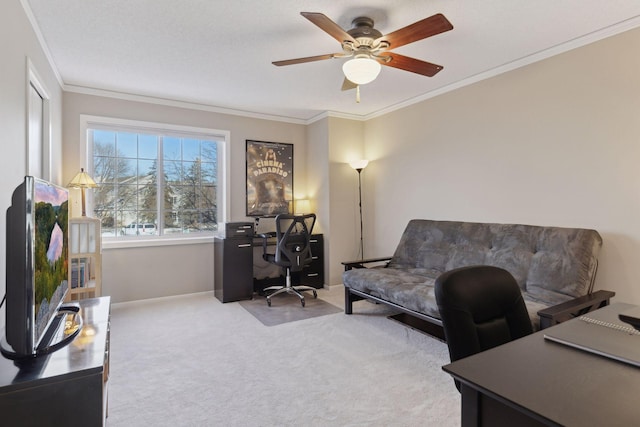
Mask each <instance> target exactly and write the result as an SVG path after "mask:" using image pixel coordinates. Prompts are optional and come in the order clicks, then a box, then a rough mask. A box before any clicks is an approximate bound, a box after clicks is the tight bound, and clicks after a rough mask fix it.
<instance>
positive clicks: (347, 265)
mask: <svg viewBox="0 0 640 427" xmlns="http://www.w3.org/2000/svg"><path fill="white" fill-rule="evenodd" d="M391 258H392V257H390V256H389V257H382V258H369V259H362V260H358V261H345V262H343V263H342V265H344V271H349V270H351V269H353V268H367V267H365V265H364V264H371V263H374V262H382V261H389V260H391Z"/></svg>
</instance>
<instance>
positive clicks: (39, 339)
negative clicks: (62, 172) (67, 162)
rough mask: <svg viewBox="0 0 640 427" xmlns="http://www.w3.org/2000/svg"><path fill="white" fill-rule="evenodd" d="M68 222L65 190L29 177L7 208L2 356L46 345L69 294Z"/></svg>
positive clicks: (39, 349) (29, 352) (32, 351)
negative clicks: (54, 322) (50, 331)
mask: <svg viewBox="0 0 640 427" xmlns="http://www.w3.org/2000/svg"><path fill="white" fill-rule="evenodd" d="M68 218H69V192H68V190H67V189H66V188H63V187H59V186H57V185H54V184H52V183H50V182H47V181H44V180H41V179H38V178H34V177H32V176H27V177H25V179H24V182H22V184H20V185H19V186H18V187H17V188H16V189H15V190H14V192H13V196H12V198H11V206H10V207H9V208H8V209H7V247H6V254H7V266H6V324H5V341H3V343H2V353H3V354H4V355H5V356H17V357H29V356H36V355H38V354H39V353H42V352H47V351H48V349H49V347H50V343H49V342H48V340H50V339H51V334H50V333H48V331H49V329H50V328H51V326H52V323H53V321H54V319H55V318H56V317H59V314H58V313H59V309H60V306H61V304H62V302H63V301H64V298H65V296H66V293H67V290H68V286H67V280H68V225H69V221H68ZM56 326H57V325H56ZM7 344H8V347H7Z"/></svg>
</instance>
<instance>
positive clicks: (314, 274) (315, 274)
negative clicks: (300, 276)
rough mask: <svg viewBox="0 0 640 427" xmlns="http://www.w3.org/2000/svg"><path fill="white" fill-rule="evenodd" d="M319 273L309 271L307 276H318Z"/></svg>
mask: <svg viewBox="0 0 640 427" xmlns="http://www.w3.org/2000/svg"><path fill="white" fill-rule="evenodd" d="M318 274H320V273H309V274H307V277H316V276H317V275H318Z"/></svg>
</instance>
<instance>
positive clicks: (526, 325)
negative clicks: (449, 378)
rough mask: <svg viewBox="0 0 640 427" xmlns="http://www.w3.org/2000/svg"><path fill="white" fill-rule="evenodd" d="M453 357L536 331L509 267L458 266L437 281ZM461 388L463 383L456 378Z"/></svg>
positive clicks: (441, 308) (443, 324)
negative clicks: (508, 269) (505, 268)
mask: <svg viewBox="0 0 640 427" xmlns="http://www.w3.org/2000/svg"><path fill="white" fill-rule="evenodd" d="M435 295H436V301H437V303H438V309H439V310H440V316H441V319H442V326H443V329H444V335H445V339H446V341H447V346H448V347H449V356H450V357H451V361H452V362H453V361H456V360H458V359H462V358H464V357H467V356H471V355H473V354H476V353H479V352H481V351H484V350H488V349H490V348H493V347H497V346H499V345H501V344H505V343H507V342H509V341H512V340H515V339H517V338H521V337H523V336H526V335H529V334H531V333H532V332H533V327H532V325H531V319H530V318H529V314H528V313H527V308H526V306H525V303H524V300H523V299H522V292H521V291H520V287H519V286H518V283H517V282H516V280H515V279H514V277H513V276H512V275H511V273H509V272H508V271H507V270H504V269H502V268H498V267H492V266H484V265H483V266H471V267H462V268H457V269H454V270H451V271H448V272H446V273H443V274H442V275H440V276H439V277H438V278H437V279H436V281H435ZM456 387H457V388H458V390H460V385H459V384H458V382H456Z"/></svg>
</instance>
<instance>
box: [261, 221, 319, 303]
mask: <svg viewBox="0 0 640 427" xmlns="http://www.w3.org/2000/svg"><path fill="white" fill-rule="evenodd" d="M275 222H276V246H275V249H276V250H275V253H269V252H268V245H267V238H266V237H267V236H263V237H264V240H263V244H262V248H263V254H262V257H263V258H264V260H265V261H267V262H270V263H272V264H276V265H279V266H280V267H282V268H283V269H284V270H285V284H284V285H283V286H269V287H268V288H265V289H264V291H265V292H269V291H274V292H272V293H270V294H267V305H269V307H271V298H272V297H273V296H275V295H278V294H281V293H284V292H287V293H290V294H295V295H297V296H298V297H299V298H300V303H301V304H302V306H303V307H304V304H305V302H304V295H303V294H302V293H301V292H302V291H312V292H313V297H314V298H317V297H318V293H317V292H316V290H315V288H312V287H311V286H305V285H296V286H292V285H291V272H297V271H301V270H302V269H303V268H304V266H305V265H307V264H309V263H311V259H312V258H311V233H312V231H313V226H314V224H315V223H316V215H315V214H306V215H289V214H280V215H278V216H276V220H275Z"/></svg>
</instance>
